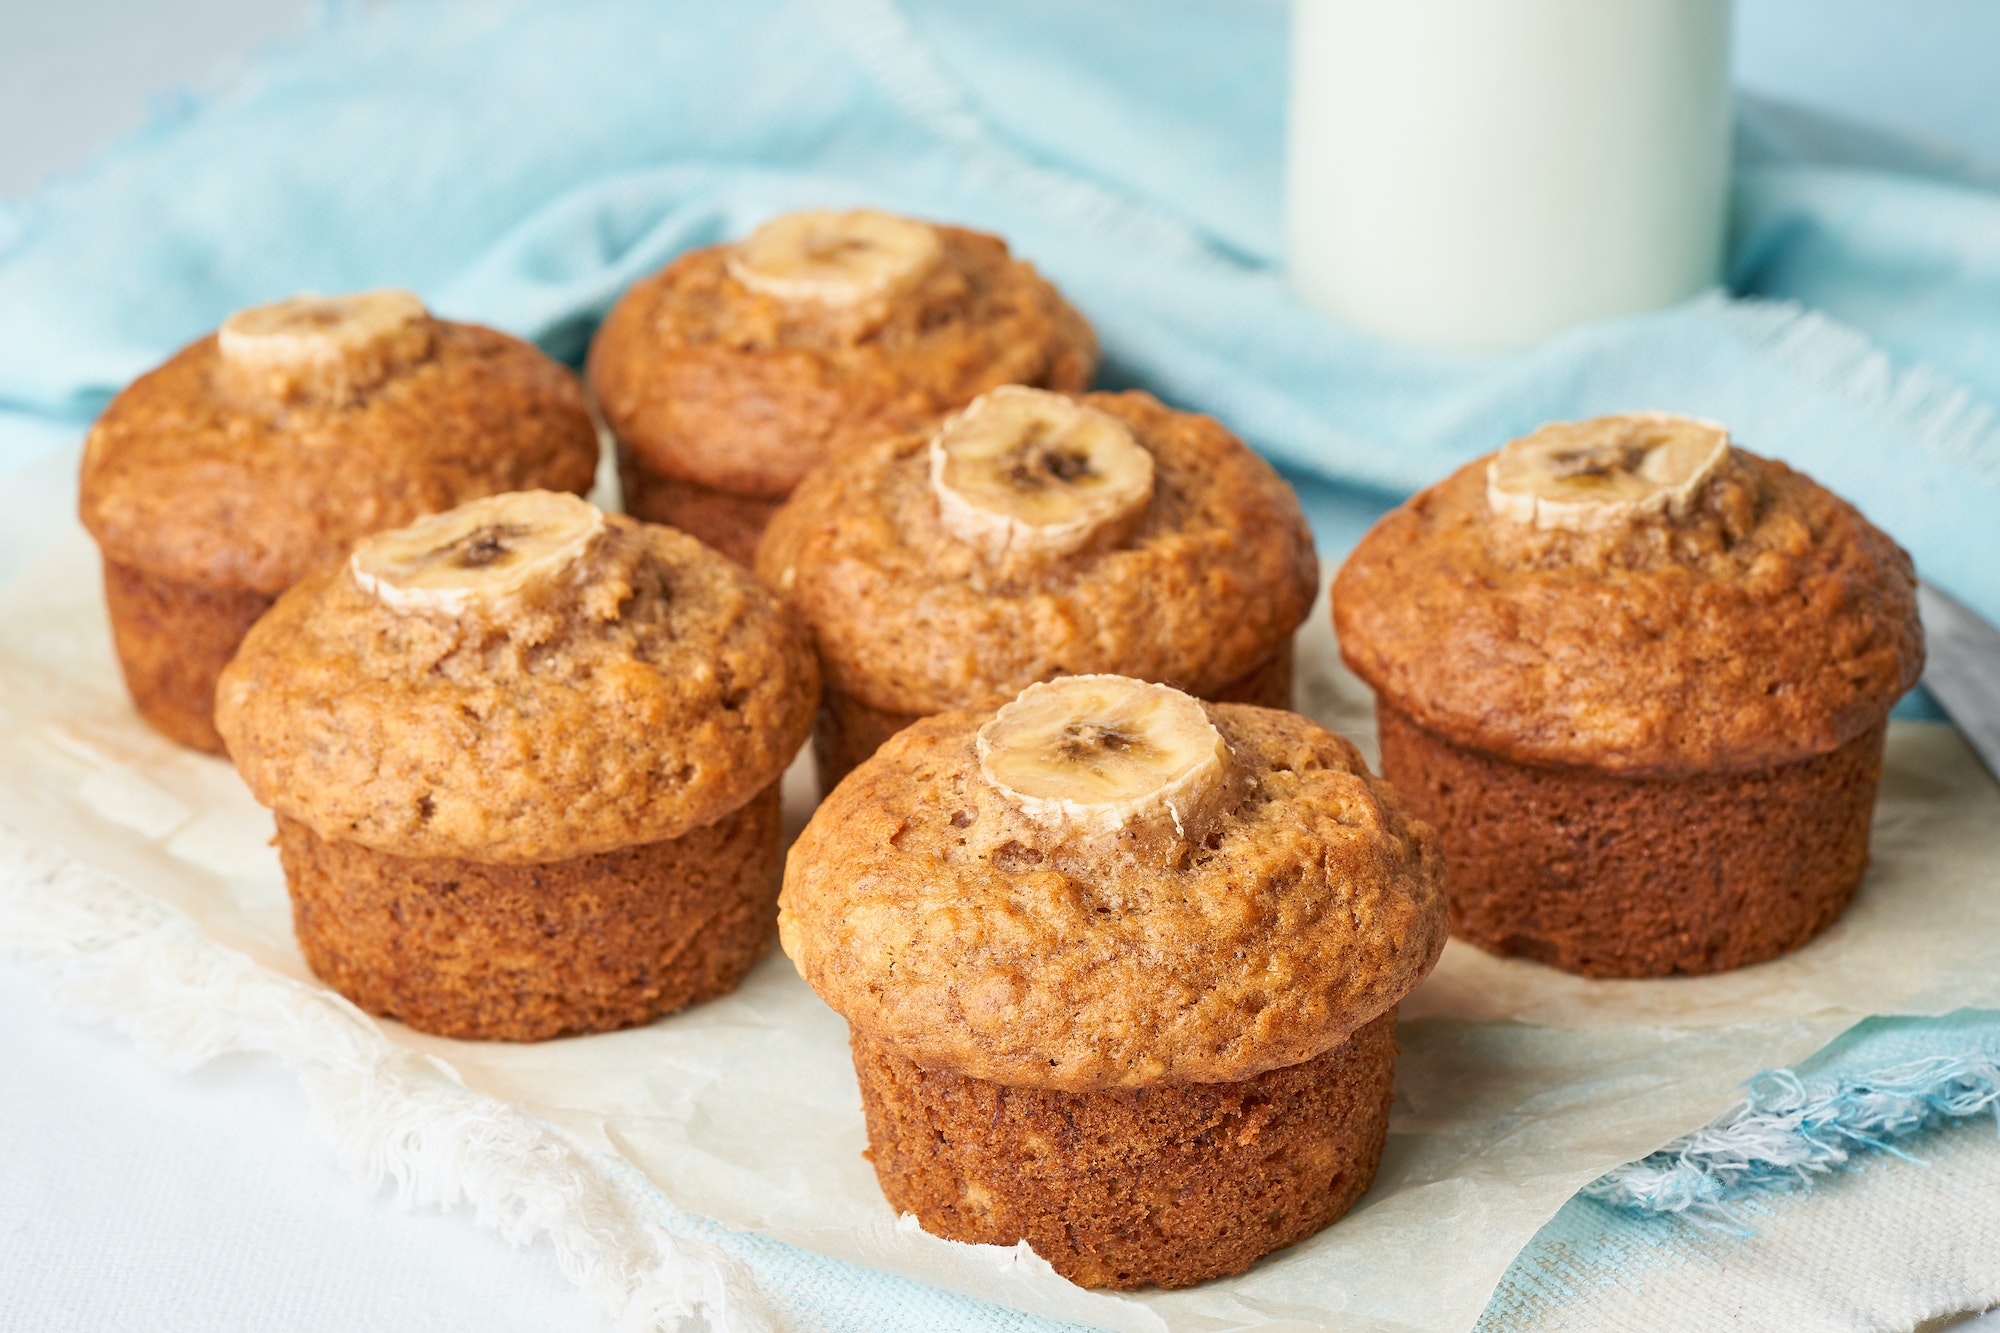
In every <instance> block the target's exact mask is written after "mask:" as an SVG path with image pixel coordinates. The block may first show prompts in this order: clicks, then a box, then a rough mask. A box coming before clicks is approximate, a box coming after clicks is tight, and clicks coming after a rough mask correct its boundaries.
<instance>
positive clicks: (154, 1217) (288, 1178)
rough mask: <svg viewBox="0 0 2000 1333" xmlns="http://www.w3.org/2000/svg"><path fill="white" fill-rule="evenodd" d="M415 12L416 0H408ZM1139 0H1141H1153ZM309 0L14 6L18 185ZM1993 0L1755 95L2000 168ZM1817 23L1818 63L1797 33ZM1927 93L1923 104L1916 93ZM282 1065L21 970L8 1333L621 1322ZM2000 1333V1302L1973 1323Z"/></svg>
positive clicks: (2, 1296)
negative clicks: (194, 1045)
mask: <svg viewBox="0 0 2000 1333" xmlns="http://www.w3.org/2000/svg"><path fill="white" fill-rule="evenodd" d="M391 2H393V0H391ZM1132 2H1133V3H1139V2H1140V0H1132ZM313 10H314V6H313V5H312V4H310V3H308V2H307V0H65V2H64V3H61V4H57V3H55V2H54V0H0V199H6V198H8V197H17V196H20V195H22V194H25V193H27V192H28V191H30V190H32V189H33V188H34V187H35V186H37V185H39V184H40V183H42V182H44V181H46V180H48V179H50V178H51V177H54V176H58V175H60V174H63V173H67V172H72V171H76V170H78V169H80V168H81V167H82V166H83V165H84V164H85V163H86V162H87V161H88V159H89V157H90V155H91V153H92V152H93V151H95V150H96V149H97V148H98V147H100V146H101V145H103V144H104V143H105V142H107V141H109V140H111V139H113V138H116V137H118V136H120V135H123V134H126V133H129V132H131V131H134V130H137V129H139V128H140V127H141V126H142V125H143V124H144V123H145V121H146V118H147V116H148V114H149V106H150V104H152V103H153V102H155V101H156V100H157V99H159V98H161V97H164V96H171V95H172V93H173V92H174V90H176V89H178V88H185V87H190V86H192V87H195V88H200V87H205V86H213V85H214V84H215V83H216V82H217V81H218V80H222V79H225V78H226V77H227V73H228V71H229V69H230V67H231V66H232V65H233V64H235V63H236V62H239V61H241V60H242V59H243V58H245V57H246V56H247V55H249V54H250V53H252V52H254V51H255V50H257V49H258V48H259V47H260V46H262V45H263V44H265V43H267V42H270V41H273V40H280V39H283V38H286V37H289V36H292V35H294V34H296V33H298V32H300V31H302V30H303V28H304V27H305V25H306V23H307V22H308V20H309V16H310V14H311V13H312V12H313ZM1996 15H2000V4H1994V3H1993V2H1992V0H1741V12H1740V20H1739V25H1738V37H1739V54H1738V65H1739V70H1740V72H1741V77H1742V79H1743V81H1744V82H1746V83H1747V84H1748V85H1749V86H1752V87H1757V88H1761V89H1765V90H1768V91H1771V92H1775V93H1780V94H1783V95H1787V96H1790V97H1794V98H1800V99H1803V100H1809V101H1814V102H1817V103H1819V104H1820V105H1822V106H1825V107H1827V108H1828V109H1831V110H1835V111H1840V112H1844V113H1846V114H1850V115H1853V116H1856V117H1857V118H1863V119H1873V120H1877V121H1889V122H1893V123H1898V124H1901V125H1903V126H1905V127H1907V128H1910V129H1913V130H1916V131H1919V132H1923V133H1926V134H1928V135H1930V136H1931V137H1934V138H1938V139H1941V140H1945V141H1948V142H1956V143H1958V144H1959V145H1960V146H1962V147H1965V148H1968V149H1971V150H1973V151H1981V152H1984V153H1985V154H1986V155H1988V156H1992V157H1995V158H1996V159H2000V81H1996V80H1994V79H1993V78H1992V73H1991V59H1992V52H1993V50H1994V49H1995V48H1994V46H1993V44H1992V43H1989V42H1985V41H1979V42H1968V41H1963V40H1954V39H1953V34H1963V33H1964V32H1966V31H1968V30H1971V29H1978V30H1982V31H1983V32H1985V33H1987V34H1989V35H1994V36H2000V20H1996ZM1801 23H1810V24H1814V25H1816V28H1817V31H1816V34H1815V41H1814V43H1813V45H1814V47H1815V54H1814V56H1813V58H1812V59H1811V60H1809V61H1804V62H1801V61H1800V60H1799V59H1798V58H1797V57H1796V52H1795V51H1794V50H1792V44H1791V43H1790V42H1789V40H1788V36H1787V34H1788V33H1790V32H1795V31H1797V28H1796V26H1795V25H1798V24H1801ZM1897 89H1901V90H1904V94H1905V95H1902V96H1898V95H1896V92H1895V90H1897ZM304 1112H305V1104H304V1099H303V1096H302V1095H301V1093H300V1092H299V1090H298V1089H297V1087H296V1086H294V1085H293V1084H292V1082H291V1081H290V1079H289V1078H288V1077H287V1076H286V1075H284V1074H283V1073H282V1072H281V1071H279V1070H277V1069H276V1068H275V1067H274V1066H273V1065H272V1064H270V1063H269V1062H263V1061H257V1060H252V1059H247V1058H241V1057H237V1058H231V1059H227V1060H223V1061H220V1062H218V1063H216V1064H214V1065H212V1066H209V1067H208V1068H205V1069H203V1070H201V1071H198V1072H196V1073H193V1074H172V1073H168V1072H165V1071H164V1070H161V1069H159V1068H157V1067H155V1066H153V1065H150V1064H148V1063H147V1062H145V1061H144V1060H142V1059H141V1058H140V1057H139V1056H137V1055H136V1054H135V1053H134V1052H133V1051H132V1050H131V1048H130V1047H129V1046H127V1045H126V1043H125V1042H124V1040H123V1039H122V1038H120V1037H118V1036H117V1035H115V1034H114V1033H112V1032H110V1031H109V1030H107V1029H104V1028H101V1027H95V1026H90V1025H84V1024H79V1023H76V1022H73V1021H71V1020H69V1019H67V1018H65V1017H63V1016H62V1015H60V1014H58V1013H56V1012H55V1011H54V1009H53V1008H52V1007H51V1006H50V1004H49V1003H48V1002H47V1001H46V1000H45V999H44V998H43V997H42V996H41V995H40V993H39V992H38V991H37V990H36V989H35V988H34V986H33V985H32V984H31V983H30V982H29V981H28V980H27V978H26V976H25V975H24V974H23V973H22V972H21V971H20V970H19V969H17V968H15V967H13V966H12V965H0V1162H4V1166H0V1330H30V1329H32V1330H37V1333H56V1331H58V1330H79V1331H82V1330H91V1331H92V1333H110V1331H113V1330H127V1329H130V1330H148V1331H149V1333H175V1331H177V1330H203V1331H204V1333H209V1331H221V1330H234V1329H243V1330H251V1329H255V1330H277V1329H282V1330H295V1331H296V1333H311V1331H314V1330H328V1331H329V1333H331V1331H332V1330H357V1329H397V1330H417V1331H420V1330H439V1331H440V1333H442V1331H444V1330H461V1329H463V1330H509V1329H520V1330H524V1331H525V1330H529V1329H535V1330H544V1331H548V1333H557V1331H560V1330H585V1329H602V1328H606V1327H608V1325H607V1324H606V1322H605V1321H604V1320H603V1319H601V1318H600V1317H598V1316H597V1315H596V1314H595V1312H593V1311H592V1310H590V1309H589V1308H588V1307H586V1306H585V1304H584V1303H583V1301H582V1299H581V1297H580V1296H579V1295H578V1294H577V1293H576V1291H575V1289H574V1288H572V1287H571V1286H570V1285H569V1283H568V1282H567V1281H566V1280H565V1279H564V1278H563V1277H562V1275H561V1274H560V1272H558V1271H557V1268H556V1265H555V1262H554V1256H553V1254H552V1253H551V1252H550V1251H549V1250H548V1249H547V1247H546V1246H541V1247H532V1248H529V1249H526V1250H521V1251H513V1250H510V1249H509V1247H508V1246H507V1245H506V1243H505V1242H504V1241H502V1240H501V1239H500V1238H499V1237H497V1236H496V1235H495V1234H494V1233H492V1232H489V1231H484V1230H481V1229H479V1228H477V1227H475V1226H473V1225H471V1224H470V1222H469V1220H468V1219H467V1217H465V1216H464V1215H444V1214H440V1213H436V1212H414V1213H405V1212H401V1211H399V1210H398V1209H397V1208H396V1207H395V1206H394V1203H393V1201H392V1200H391V1199H390V1198H389V1197H388V1195H387V1193H386V1191H385V1192H383V1193H381V1194H377V1195H373V1196H367V1195H363V1194H361V1193H360V1192H359V1191H358V1190H357V1189H356V1188H355V1187H354V1186H353V1185H352V1184H350V1183H349V1182H348V1181H347V1180H346V1178H345V1177H343V1176H342V1175H341V1174H340V1173H339V1172H338V1171H337V1170H336V1169H335V1167H334V1165H333V1163H332V1160H331V1158H330V1156H329V1155H328V1154H327V1153H326V1152H325V1151H324V1150H322V1149H321V1148H319V1147H318V1146H316V1145H314V1144H311V1143H310V1142H308V1141H307V1140H306V1137H305V1133H304V1130H303V1123H304ZM1975 1326H1976V1327H1979V1328H1988V1327H1990V1328H1991V1329H1993V1330H1994V1331H1995V1333H2000V1315H1996V1316H1993V1317H1989V1318H1986V1319H1980V1320H1977V1321H1974V1323H1973V1324H1967V1325H1964V1326H1963V1327H1966V1328H1972V1327H1975Z"/></svg>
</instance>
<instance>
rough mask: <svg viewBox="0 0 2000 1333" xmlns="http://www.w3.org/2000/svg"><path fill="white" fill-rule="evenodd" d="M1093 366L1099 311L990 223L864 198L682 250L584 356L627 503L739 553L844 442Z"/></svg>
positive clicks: (1064, 381)
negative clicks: (1083, 304) (862, 205)
mask: <svg viewBox="0 0 2000 1333" xmlns="http://www.w3.org/2000/svg"><path fill="white" fill-rule="evenodd" d="M1096 368H1097V339H1096V336H1095V335H1094V334H1093V333H1092V332H1091V329H1090V325H1089V324H1087V323H1085V322H1084V319H1083V316H1081V315H1079V314H1077V312H1076V311H1075V310H1073V309H1071V308H1070V306H1069V304H1068V303H1067V302H1065V301H1064V300H1063V299H1062V296H1061V295H1060V294H1059V293H1057V291H1056V289H1055V288H1054V287H1052V286H1050V285H1049V283H1048V282H1047V280H1046V279H1044V278H1042V277H1041V276H1040V275H1039V274H1037V273H1036V272H1035V270H1034V269H1033V268H1032V267H1030V266H1029V265H1028V264H1026V263H1024V262H1022V261H1021V260H1018V259H1015V258H1013V257H1012V256H1011V255H1009V254H1008V252H1007V244H1006V242H1004V241H1002V240H1001V239H999V238H998V237H997V236H988V235H985V234H984V233H981V232H976V231H967V230H965V229H964V228H960V227H943V226H933V225H931V224H930V223H926V222H918V221H915V220H913V219H910V218H902V217H895V216H893V215H890V214H887V213H877V212H871V211H867V210H857V211H853V212H845V213H841V212H809V213H791V214H786V215H785V216H782V217H779V218H775V219H773V220H772V221H770V222H767V223H766V224H764V225H763V226H762V227H760V228H758V229H757V230H756V231H755V232H752V233H751V234H750V236H748V237H747V238H745V239H744V240H742V241H740V242H737V243H736V244H733V245H717V246H710V247H708V248H706V249H701V250H694V251H690V252H689V253H687V254H684V255H682V256H681V257H680V258H678V259H676V260H675V261H674V262H673V263H671V264H669V265H668V266H667V267H666V268H664V269H662V270H661V271H660V272H658V273H656V274H654V275H653V276H652V277H650V278H647V279H645V280H644V281H642V282H640V283H638V284H636V285H635V286H634V287H633V288H632V290H631V291H629V292H627V293H626V294H625V296H624V298H623V299H621V300H620V301H619V302H618V304H617V306H616V307H614V308H613V309H612V311H611V314H610V316H609V317H608V318H607V319H606V320H605V322H604V327H603V329H602V330H601V331H600V332H599V333H598V335H597V338H596V340H595V341H594V342H593V343H592V344H591V348H590V364H589V371H588V373H589V379H590V386H591V389H592V392H593V393H594V394H595V395H596V398H597V402H598V406H599V409H600V411H601V412H602V413H603V416H604V419H605V422H606V423H607V424H608V425H609V427H610V429H611V432H612V434H613V435H615V436H616V437H617V439H618V457H619V465H620V472H621V474H622V476H623V478H624V483H625V508H626V510H627V512H629V513H632V514H636V515H638V516H639V517H640V518H644V519H650V520H652V521H653V522H656V523H671V524H672V525H673V526H675V527H677V528H680V529H682V530H683V531H686V532H691V533H693V534H694V535H695V536H697V537H699V538H701V539H702V540H703V541H705V542H708V543H709V544H710V545H712V546H714V547H715V548H716V549H718V550H720V551H723V552H725V553H726V554H728V555H730V556H731V557H733V558H735V559H737V560H740V561H742V562H743V563H744V564H748V563H750V557H751V553H752V552H753V551H754V550H755V549H756V545H757V534H758V533H760V532H761V531H763V528H764V524H765V521H766V520H768V519H769V518H770V516H771V511H773V510H774V509H776V508H777V507H778V505H779V503H780V502H782V501H783V500H784V498H785V496H786V495H787V494H789V493H790V492H791V489H792V488H793V487H794V486H796V485H797V484H798V481H799V478H800V477H802V476H804V475H805V473H806V470H807V469H808V468H810V467H812V466H813V465H814V464H815V463H817V462H819V460H820V459H821V458H823V457H825V456H826V455H827V454H829V453H830V452H832V451H834V450H836V449H838V448H840V447H841V446H842V445H844V444H847V443H849V442H852V441H860V440H867V439H871V438H873V437H875V436H878V435H881V434H884V433H887V432H893V431H896V430H899V429H903V428H905V427H908V426H910V425H912V424H914V423H915V422H918V421H921V420H925V419H927V418H930V417H934V416H936V415H938V414H939V413H942V412H946V411H949V410H950V409H952V408H955V407H959V406H962V405H963V404H965V403H967V402H970V401H971V400H972V399H973V398H975V397H976V396H978V395H979V394H980V393H982V392H984V391H985V390H987V389H990V388H992V387H993V386H995V385H998V384H1017V383H1018V384H1038V385H1042V386H1044V387H1047V388H1051V389H1085V388H1088V387H1089V386H1090V381H1091V377H1092V376H1093V375H1094V374H1095V372H1096Z"/></svg>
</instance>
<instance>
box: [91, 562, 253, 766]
mask: <svg viewBox="0 0 2000 1333" xmlns="http://www.w3.org/2000/svg"><path fill="white" fill-rule="evenodd" d="M276 600H277V599H276V598H275V597H272V596H270V595H268V594H266V593H261V592H254V591H251V590H249V589H212V588H204V587H202V586H201V585H199V584H195V583H182V582H180V581H179V580H176V579H165V578H160V577H158V576H156V575H153V574H148V573H147V572H146V571H144V570H142V569H139V568H137V567H136V566H133V565H125V564H120V563H118V562H117V561H115V560H106V561H105V562H104V602H105V606H106V607H107V608H108V609H109V610H110V613H111V639H112V642H113V643H114V644H115V645H116V646H117V649H118V666H119V669H120V670H121V671H123V672H124V674H125V688H126V689H127V690H128V691H130V693H131V695H132V703H133V705H134V706H135V707H136V708H138V710H139V716H140V717H143V718H145V719H146V721H147V722H148V723H149V724H151V726H152V727H153V729H154V730H156V731H158V732H160V733H161V734H162V735H164V736H166V737H167V738H168V739H170V740H174V741H178V742H180V743H181V744H182V745H185V746H188V747H190V748H191V749H196V750H203V751H206V752H207V753H209V754H222V753H224V751H223V747H222V737H221V736H220V735H218V734H217V733H216V730H215V680H216V677H218V676H220V675H221V674H222V668H224V667H226V666H228V665H229V659H230V658H232V657H234V656H236V650H237V648H238V647H239V646H241V645H242V643H243V636H244V635H245V634H248V633H249V632H250V627H251V626H252V625H254V624H256V623H257V618H258V617H259V616H261V615H263V614H264V613H265V612H266V611H268V610H270V609H271V603H272V602H274V601H276Z"/></svg>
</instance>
